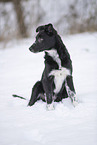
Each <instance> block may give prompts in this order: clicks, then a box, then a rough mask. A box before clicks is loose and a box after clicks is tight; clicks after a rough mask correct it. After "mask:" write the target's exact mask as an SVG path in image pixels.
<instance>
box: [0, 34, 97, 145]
mask: <svg viewBox="0 0 97 145" xmlns="http://www.w3.org/2000/svg"><path fill="white" fill-rule="evenodd" d="M62 39H63V40H64V43H65V45H66V47H67V49H68V51H69V52H70V54H71V58H72V61H73V76H74V84H75V88H76V93H77V96H78V99H79V102H80V103H79V104H78V106H77V107H75V108H74V107H73V105H72V103H71V101H70V99H69V98H67V99H64V100H63V102H60V103H55V110H53V111H47V110H46V103H44V102H42V101H38V102H37V103H36V104H35V105H34V106H33V107H27V104H28V101H29V99H30V95H31V89H32V86H33V85H34V83H35V82H36V81H37V80H40V78H41V74H42V71H43V68H44V62H43V61H44V60H43V55H44V53H39V54H33V53H31V52H30V51H29V50H28V48H29V47H30V45H31V44H32V43H33V41H34V40H33V39H31V38H29V39H23V40H18V41H16V40H13V41H10V42H9V43H8V44H6V45H4V44H3V43H0V48H1V49H0V145H97V33H89V34H88V33H84V34H77V35H72V36H68V37H62ZM12 94H17V95H21V96H23V97H25V98H26V99H27V100H26V101H25V100H21V99H18V98H13V97H12Z"/></svg>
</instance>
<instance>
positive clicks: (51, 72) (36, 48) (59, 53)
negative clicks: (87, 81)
mask: <svg viewBox="0 0 97 145" xmlns="http://www.w3.org/2000/svg"><path fill="white" fill-rule="evenodd" d="M36 32H37V33H38V34H37V36H36V41H35V43H34V44H33V45H32V46H31V47H30V48H29V50H30V51H31V52H33V53H38V52H42V51H44V52H45V57H44V58H45V68H44V71H43V74H42V78H41V80H40V81H38V82H36V84H35V85H34V87H33V88H32V94H31V99H30V101H29V104H28V105H29V106H32V105H33V104H34V103H35V102H36V101H37V100H39V99H42V100H43V101H46V102H47V109H48V110H51V109H54V105H53V102H55V101H56V102H59V101H61V100H62V99H63V98H67V97H70V98H71V100H72V102H73V105H74V106H76V105H77V104H78V100H77V97H76V95H75V89H74V85H73V78H72V61H71V59H70V55H69V53H68V51H67V49H66V47H65V45H64V44H63V42H62V40H61V38H60V36H59V35H58V34H57V31H56V30H55V29H54V28H53V25H52V24H48V25H43V26H39V27H38V28H37V29H36Z"/></svg>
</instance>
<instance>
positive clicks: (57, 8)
mask: <svg viewBox="0 0 97 145" xmlns="http://www.w3.org/2000/svg"><path fill="white" fill-rule="evenodd" d="M47 23H52V24H53V25H54V27H55V28H56V29H57V31H58V33H59V34H60V35H67V34H74V33H81V32H87V31H88V32H95V31H97V0H0V41H8V40H11V39H13V38H15V39H19V38H25V37H32V36H34V35H35V29H36V27H37V26H39V25H42V24H47Z"/></svg>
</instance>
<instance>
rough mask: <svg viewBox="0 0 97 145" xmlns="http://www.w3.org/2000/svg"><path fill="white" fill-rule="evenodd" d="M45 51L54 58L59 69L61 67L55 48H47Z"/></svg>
mask: <svg viewBox="0 0 97 145" xmlns="http://www.w3.org/2000/svg"><path fill="white" fill-rule="evenodd" d="M46 52H47V53H48V54H49V55H50V56H51V57H52V58H53V59H54V61H56V62H57V64H58V65H59V69H60V68H61V60H60V58H59V55H58V53H57V50H55V49H52V50H48V51H46Z"/></svg>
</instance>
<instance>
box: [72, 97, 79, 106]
mask: <svg viewBox="0 0 97 145" xmlns="http://www.w3.org/2000/svg"><path fill="white" fill-rule="evenodd" d="M71 101H72V104H73V106H74V107H76V106H77V105H78V104H79V101H78V99H77V97H76V96H74V97H72V98H71Z"/></svg>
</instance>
